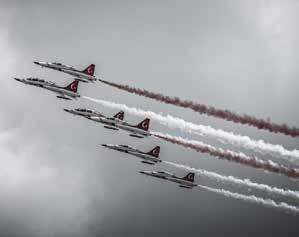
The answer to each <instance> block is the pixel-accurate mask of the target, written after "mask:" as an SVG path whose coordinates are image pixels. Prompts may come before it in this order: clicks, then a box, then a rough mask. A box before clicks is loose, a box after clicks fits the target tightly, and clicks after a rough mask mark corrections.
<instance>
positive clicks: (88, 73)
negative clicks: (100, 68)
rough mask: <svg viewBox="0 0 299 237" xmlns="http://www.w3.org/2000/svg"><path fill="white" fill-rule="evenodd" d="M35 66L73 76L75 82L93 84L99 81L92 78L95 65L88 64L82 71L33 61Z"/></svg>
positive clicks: (61, 65) (57, 64)
mask: <svg viewBox="0 0 299 237" xmlns="http://www.w3.org/2000/svg"><path fill="white" fill-rule="evenodd" d="M34 63H35V64H36V65H39V66H41V67H46V68H50V69H53V70H56V71H60V72H64V73H67V74H69V75H71V76H74V77H75V79H76V80H79V81H82V82H94V81H98V80H99V79H98V78H96V77H95V76H94V71H95V65H94V64H90V65H89V66H88V67H87V68H85V69H84V70H78V69H76V68H74V67H72V66H67V65H63V64H61V63H57V62H52V63H51V62H38V61H34Z"/></svg>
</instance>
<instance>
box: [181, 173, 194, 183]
mask: <svg viewBox="0 0 299 237" xmlns="http://www.w3.org/2000/svg"><path fill="white" fill-rule="evenodd" d="M182 179H183V180H187V181H190V182H192V183H193V182H194V173H188V174H187V175H186V176H185V177H183V178H182Z"/></svg>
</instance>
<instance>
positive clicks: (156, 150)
mask: <svg viewBox="0 0 299 237" xmlns="http://www.w3.org/2000/svg"><path fill="white" fill-rule="evenodd" d="M147 154H149V155H151V156H154V157H157V158H158V157H159V154H160V147H159V146H156V147H155V148H154V149H152V150H151V151H149V152H148V153H147Z"/></svg>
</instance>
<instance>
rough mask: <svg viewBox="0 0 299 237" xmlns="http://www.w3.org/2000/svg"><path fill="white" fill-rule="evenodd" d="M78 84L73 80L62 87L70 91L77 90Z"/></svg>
mask: <svg viewBox="0 0 299 237" xmlns="http://www.w3.org/2000/svg"><path fill="white" fill-rule="evenodd" d="M78 84H79V81H78V80H75V81H73V82H72V83H71V84H69V85H68V86H66V87H64V89H67V90H69V91H72V92H77V90H78Z"/></svg>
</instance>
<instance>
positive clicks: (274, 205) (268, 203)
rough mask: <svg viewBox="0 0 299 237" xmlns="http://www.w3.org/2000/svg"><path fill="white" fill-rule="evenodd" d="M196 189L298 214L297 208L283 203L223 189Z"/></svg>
mask: <svg viewBox="0 0 299 237" xmlns="http://www.w3.org/2000/svg"><path fill="white" fill-rule="evenodd" d="M198 187H200V188H202V189H205V190H207V191H210V192H213V193H217V194H220V195H223V196H225V197H228V198H234V199H238V200H243V201H246V202H251V203H257V204H261V205H264V206H267V207H272V208H276V209H281V210H284V211H286V212H291V213H293V214H299V208H297V207H295V206H292V205H289V204H287V203H284V202H280V203H276V202H275V201H273V200H271V199H263V198H260V197H256V196H254V195H250V196H247V195H243V194H240V193H233V192H230V191H227V190H224V189H216V188H210V187H207V186H204V185H198Z"/></svg>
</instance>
